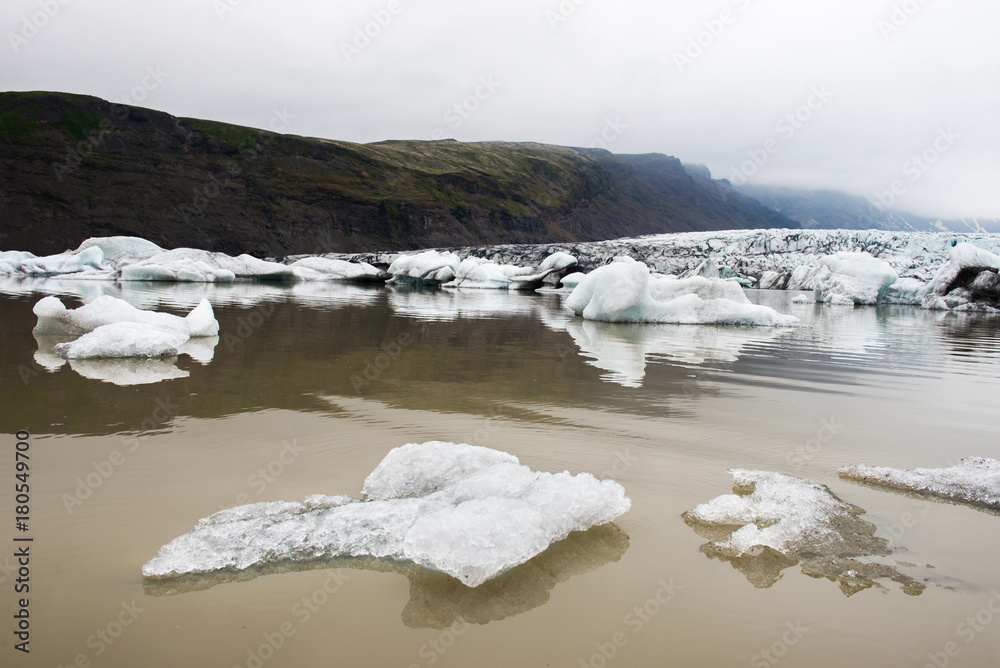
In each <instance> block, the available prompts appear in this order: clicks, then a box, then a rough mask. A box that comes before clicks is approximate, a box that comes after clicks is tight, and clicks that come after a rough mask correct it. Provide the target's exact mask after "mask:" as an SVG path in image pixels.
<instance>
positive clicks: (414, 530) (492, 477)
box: [142, 442, 631, 587]
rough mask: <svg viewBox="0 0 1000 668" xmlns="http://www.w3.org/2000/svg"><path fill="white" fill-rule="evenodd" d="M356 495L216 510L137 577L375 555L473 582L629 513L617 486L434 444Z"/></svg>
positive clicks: (396, 454)
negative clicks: (577, 533)
mask: <svg viewBox="0 0 1000 668" xmlns="http://www.w3.org/2000/svg"><path fill="white" fill-rule="evenodd" d="M362 496H363V499H361V500H358V499H352V498H350V497H346V496H336V497H329V496H312V497H309V498H307V499H306V500H305V501H304V502H302V503H293V502H267V503H257V504H252V505H248V506H240V507H237V508H231V509H229V510H224V511H222V512H219V513H216V514H214V515H212V516H210V517H207V518H205V519H203V520H201V521H200V522H198V524H197V526H196V527H195V528H194V530H192V531H191V532H189V533H187V534H184V535H183V536H180V537H179V538H176V539H175V540H173V541H172V542H170V543H169V544H167V545H165V546H164V547H163V548H161V549H160V551H159V553H158V554H157V555H156V556H155V557H154V558H153V559H152V560H151V561H149V562H148V563H147V564H146V565H145V566H143V569H142V573H143V575H144V576H145V577H147V578H171V577H176V576H180V575H185V574H193V573H212V572H216V571H221V570H229V571H243V570H246V569H249V568H258V567H267V566H269V565H273V564H275V563H281V562H309V561H316V560H330V559H336V558H341V557H374V558H378V559H390V560H396V561H403V562H412V563H414V564H417V565H420V566H424V567H427V568H430V569H433V570H437V571H441V572H444V573H447V574H449V575H452V576H454V577H456V578H458V579H459V580H461V581H462V582H463V583H464V584H466V585H468V586H470V587H476V586H478V585H481V584H483V583H484V582H486V581H488V580H490V579H492V578H494V577H496V576H498V575H499V574H501V573H503V572H504V571H507V570H508V569H511V568H513V567H515V566H517V565H519V564H522V563H524V562H526V561H528V560H529V559H531V558H532V557H534V556H536V555H538V554H540V553H541V552H543V551H544V550H545V549H546V548H548V547H549V545H551V544H552V543H554V542H556V541H559V540H562V539H564V538H566V537H567V536H569V535H570V534H571V533H572V532H574V531H583V530H586V529H588V528H590V527H592V526H597V525H601V524H606V523H608V522H611V521H612V520H614V519H615V518H616V517H618V516H619V515H621V514H622V513H624V512H626V511H627V510H628V509H629V507H630V506H631V502H630V501H629V500H628V498H627V497H626V496H625V490H624V489H623V488H622V487H621V485H619V484H618V483H616V482H614V481H611V480H604V481H598V480H597V479H595V478H594V477H593V476H591V475H590V474H586V473H582V474H579V475H576V476H572V475H570V474H569V473H568V472H563V473H557V474H551V473H540V472H535V471H531V470H530V469H528V468H527V467H526V466H523V465H521V464H520V463H519V462H518V460H517V458H516V457H514V456H513V455H510V454H508V453H505V452H499V451H496V450H491V449H488V448H483V447H478V446H471V445H460V444H455V443H442V442H430V443H423V444H416V443H411V444H408V445H404V446H402V447H399V448H396V449H394V450H392V451H391V452H390V453H389V454H388V455H387V456H386V457H385V459H384V460H383V461H382V463H380V464H379V465H378V467H376V469H375V470H374V471H373V472H372V473H371V474H370V475H369V476H368V479H367V480H366V481H365V484H364V488H363V490H362Z"/></svg>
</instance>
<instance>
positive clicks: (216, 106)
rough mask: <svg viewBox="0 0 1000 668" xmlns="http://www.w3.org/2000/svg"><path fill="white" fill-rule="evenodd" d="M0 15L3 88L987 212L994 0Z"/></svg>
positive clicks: (999, 60)
mask: <svg viewBox="0 0 1000 668" xmlns="http://www.w3.org/2000/svg"><path fill="white" fill-rule="evenodd" d="M63 3H64V4H63ZM46 8H47V9H46ZM46 11H47V13H48V14H49V15H51V16H49V15H46V14H45V12H46ZM379 20H381V24H384V25H380V23H379ZM0 26H2V28H3V33H4V43H3V44H2V45H0V54H2V55H0V89H4V90H60V91H69V92H75V93H86V94H90V95H97V96H99V97H103V98H106V99H112V100H117V101H126V102H129V101H130V102H132V103H135V104H139V105H141V106H148V107H152V108H155V109H162V110H164V111H168V112H170V113H172V114H175V115H178V116H193V117H200V118H209V119H214V120H221V121H227V122H232V123H239V124H245V125H251V126H256V127H268V126H269V125H271V124H274V126H275V127H277V128H283V131H285V132H289V133H293V134H300V135H306V136H315V137H324V138H331V139H344V140H349V141H357V142H370V141H378V140H381V139H401V138H405V139H431V138H433V137H435V136H438V137H454V138H456V139H460V140H465V141H478V140H490V139H501V140H511V141H539V142H546V143H553V144H563V145H570V146H592V145H595V144H596V145H602V142H603V145H606V147H607V148H608V149H609V150H611V151H613V152H615V153H647V152H662V153H667V154H669V155H674V156H677V157H678V158H680V159H681V160H683V161H685V162H692V163H703V164H706V165H708V166H709V167H710V168H711V169H712V173H713V175H714V176H715V177H716V178H730V179H731V180H739V179H740V177H741V175H742V176H743V177H747V178H748V180H749V181H750V182H753V183H761V184H778V185H791V186H802V187H829V188H835V189H841V190H846V191H848V192H852V193H854V194H858V195H863V196H866V197H869V198H874V196H875V193H876V191H879V192H882V193H883V198H885V199H886V201H888V200H889V199H895V200H896V207H897V208H899V209H902V210H908V211H912V212H914V213H918V214H924V215H930V216H940V217H959V216H979V217H990V218H995V217H1000V123H998V121H1000V113H998V112H1000V104H998V103H1000V87H998V83H1000V81H998V79H1000V76H998V75H1000V40H997V38H996V34H997V31H998V29H1000V3H998V2H996V0H949V1H948V2H945V1H944V0H923V2H921V1H919V0H837V2H813V1H809V0H717V1H713V2H694V1H693V0H681V1H676V2H669V1H668V2H653V1H645V0H562V1H560V0H508V1H505V2H488V3H476V2H469V1H468V0H464V1H461V0H364V1H361V2H329V3H320V2H316V1H315V0H313V1H311V2H306V1H304V0H283V1H282V2H277V1H276V0H170V1H169V2H167V1H165V0H153V1H148V0H147V1H143V2H136V1H135V0H132V1H125V0H88V1H85V0H4V3H3V7H2V9H0ZM38 26H41V27H40V28H38ZM36 28H37V29H36ZM366 28H367V31H368V33H370V36H369V35H364V32H365V30H366ZM359 31H361V34H362V35H363V37H360V38H359V37H358V33H359ZM36 33H37V34H36ZM366 40H367V41H366ZM692 40H693V42H692ZM698 42H700V43H701V45H698ZM692 44H694V46H692ZM345 45H346V46H349V47H350V48H345ZM699 49H700V51H699ZM679 56H682V57H679ZM456 105H458V106H457V108H456ZM810 105H811V107H810ZM275 110H277V111H278V112H281V113H280V114H277V116H280V117H281V118H277V117H276V113H275ZM788 114H792V115H793V116H792V117H791V118H788V117H787V115H788ZM796 114H797V117H796ZM289 117H290V118H289ZM283 124H284V125H283ZM924 153H926V155H925V157H924V159H922V160H921V161H920V162H913V161H911V158H912V157H913V156H915V155H917V156H919V155H921V154H924ZM753 158H756V163H762V164H761V165H760V166H758V165H757V164H755V162H747V161H752V160H753ZM925 160H926V161H925ZM734 170H740V171H739V172H735V171H734ZM894 182H896V183H895V186H896V188H895V189H896V194H895V195H892V196H891V197H889V195H888V193H889V192H890V191H891V190H892V189H893V185H894Z"/></svg>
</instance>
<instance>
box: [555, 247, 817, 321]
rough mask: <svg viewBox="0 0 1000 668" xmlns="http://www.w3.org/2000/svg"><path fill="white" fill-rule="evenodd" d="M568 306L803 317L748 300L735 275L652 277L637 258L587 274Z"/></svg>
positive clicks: (597, 313)
mask: <svg viewBox="0 0 1000 668" xmlns="http://www.w3.org/2000/svg"><path fill="white" fill-rule="evenodd" d="M699 292H700V293H702V294H704V295H706V298H702V297H701V296H699V294H698V293H699ZM737 292H739V295H737ZM566 306H567V307H568V308H569V309H570V310H572V311H574V312H575V313H576V314H577V315H582V316H583V317H584V318H585V319H587V320H600V321H604V322H649V323H675V324H717V325H753V326H790V325H793V324H794V323H796V322H798V319H797V318H794V317H792V316H789V315H783V314H781V313H778V312H777V311H775V310H774V309H772V308H769V307H767V306H757V305H753V304H750V303H748V300H747V299H746V296H745V295H744V294H743V293H742V289H741V288H740V286H739V285H738V284H736V283H733V282H731V281H721V280H718V279H715V280H714V281H713V280H711V279H705V278H694V279H683V280H671V279H668V278H660V277H657V278H655V279H653V280H651V279H650V272H649V267H647V266H646V265H645V264H644V263H642V262H635V261H624V262H614V263H612V264H609V265H606V266H603V267H601V268H599V269H597V270H595V271H593V272H591V273H590V274H587V276H586V277H585V278H584V279H583V280H582V281H580V283H579V284H578V285H577V286H576V288H575V289H574V290H573V293H572V294H571V295H570V296H569V298H568V299H567V300H566Z"/></svg>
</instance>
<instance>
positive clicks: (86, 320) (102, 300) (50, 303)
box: [32, 295, 219, 337]
mask: <svg viewBox="0 0 1000 668" xmlns="http://www.w3.org/2000/svg"><path fill="white" fill-rule="evenodd" d="M32 310H33V311H34V313H35V315H36V316H37V317H38V324H37V325H35V329H34V333H35V334H42V335H49V336H52V335H58V336H80V335H82V334H86V333H88V332H92V331H94V330H95V329H97V328H98V327H102V326H104V325H110V324H114V323H120V322H132V323H146V324H149V325H153V326H156V327H168V328H171V329H175V330H179V331H182V332H184V333H186V334H187V336H188V337H196V336H216V335H218V333H219V321H218V320H216V319H215V313H214V312H213V311H212V305H211V304H210V303H209V301H208V300H207V299H202V300H201V301H200V302H199V303H198V306H196V307H195V308H194V309H192V310H191V312H190V313H189V314H188V315H187V316H186V317H183V318H182V317H181V316H177V315H172V314H170V313H156V312H153V311H143V310H141V309H137V308H135V307H134V306H132V305H131V304H129V303H128V302H126V301H124V300H122V299H117V298H115V297H111V296H109V295H101V296H100V297H98V298H97V299H95V300H93V301H92V302H90V303H87V304H84V305H83V306H81V307H79V308H77V309H72V310H71V309H67V308H66V306H65V305H64V304H63V303H62V301H60V300H59V299H58V298H56V297H52V296H49V297H43V298H42V299H41V300H39V301H38V303H37V304H35V306H34V308H33V309H32Z"/></svg>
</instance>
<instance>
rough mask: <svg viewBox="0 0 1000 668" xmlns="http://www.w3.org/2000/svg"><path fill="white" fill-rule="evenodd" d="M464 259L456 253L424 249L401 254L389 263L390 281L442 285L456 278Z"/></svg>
mask: <svg viewBox="0 0 1000 668" xmlns="http://www.w3.org/2000/svg"><path fill="white" fill-rule="evenodd" d="M461 264H462V260H461V259H460V258H459V257H458V256H457V255H455V254H454V253H439V252H438V251H433V250H429V251H424V252H423V253H418V254H417V255H400V256H399V257H397V258H396V259H395V260H394V261H393V263H392V264H390V265H389V269H388V272H389V274H390V275H391V276H392V278H391V279H390V281H389V282H390V283H410V284H414V285H441V284H442V283H447V282H449V281H452V280H454V279H455V277H456V276H457V275H458V269H459V267H460V266H461Z"/></svg>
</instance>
